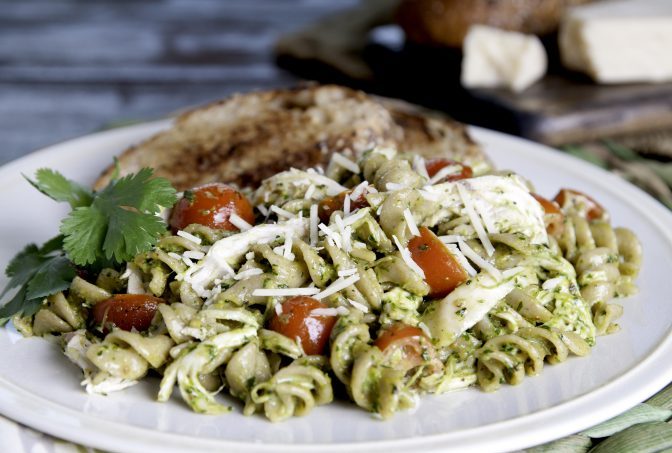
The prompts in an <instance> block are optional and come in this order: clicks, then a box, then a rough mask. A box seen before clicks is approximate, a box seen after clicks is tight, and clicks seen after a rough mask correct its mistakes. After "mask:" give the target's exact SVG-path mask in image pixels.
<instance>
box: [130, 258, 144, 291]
mask: <svg viewBox="0 0 672 453" xmlns="http://www.w3.org/2000/svg"><path fill="white" fill-rule="evenodd" d="M126 266H127V267H126V268H127V269H129V270H130V274H129V276H128V282H127V286H126V292H127V293H128V294H145V287H144V285H143V284H142V275H141V274H140V268H138V266H136V265H135V264H131V263H129V264H127V265H126Z"/></svg>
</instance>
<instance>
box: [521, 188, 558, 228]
mask: <svg viewBox="0 0 672 453" xmlns="http://www.w3.org/2000/svg"><path fill="white" fill-rule="evenodd" d="M530 195H532V196H533V197H534V199H535V200H537V201H538V202H539V204H540V205H541V207H542V208H543V209H544V223H545V224H546V231H547V232H548V234H550V235H552V236H558V235H559V234H561V233H562V230H563V229H564V227H565V224H564V219H565V216H564V215H563V214H562V211H560V207H559V206H558V203H557V202H555V201H550V200H548V199H546V198H544V197H542V196H541V195H539V194H536V193H533V192H532V193H530Z"/></svg>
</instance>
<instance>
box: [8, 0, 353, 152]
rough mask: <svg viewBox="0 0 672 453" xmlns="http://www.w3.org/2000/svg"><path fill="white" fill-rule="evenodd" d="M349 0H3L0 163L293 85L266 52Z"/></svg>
mask: <svg viewBox="0 0 672 453" xmlns="http://www.w3.org/2000/svg"><path fill="white" fill-rule="evenodd" d="M354 4H356V1H355V0H339V1H338V2H334V1H330V0H255V1H250V0H224V1H222V0H133V1H124V0H106V1H90V0H82V1H76V0H4V1H2V2H0V137H2V139H1V142H0V143H1V144H2V145H1V146H0V163H3V162H6V161H9V160H11V159H14V158H16V157H19V156H20V155H23V154H25V153H27V152H29V151H32V150H35V149H37V148H40V147H42V146H45V145H49V144H51V143H54V142H57V141H60V140H64V139H67V138H71V137H76V136H78V135H82V134H87V133H90V132H93V131H95V130H97V129H100V128H103V127H109V126H110V125H113V124H117V123H123V122H127V121H138V120H149V119H155V118H158V117H161V116H165V115H168V114H171V113H173V112H175V111H176V110H178V109H181V108H184V107H188V106H193V105H196V104H201V103H204V102H207V101H210V100H214V99H218V98H221V97H223V96H227V95H230V94H232V93H235V92H241V91H249V90H252V89H263V88H271V87H279V86H289V85H293V84H296V83H297V81H298V80H299V78H298V77H296V76H293V75H291V74H290V73H288V72H286V71H284V70H282V69H279V68H278V67H277V66H276V65H275V63H274V55H273V48H274V43H275V42H276V41H277V39H278V38H279V37H280V36H282V35H283V34H284V33H288V32H290V31H293V30H296V29H299V28H301V27H304V26H306V25H308V24H310V23H311V22H313V21H314V20H316V19H318V18H320V17H323V16H325V15H329V14H331V13H333V12H334V11H338V10H341V9H346V8H348V7H351V6H353V5H354Z"/></svg>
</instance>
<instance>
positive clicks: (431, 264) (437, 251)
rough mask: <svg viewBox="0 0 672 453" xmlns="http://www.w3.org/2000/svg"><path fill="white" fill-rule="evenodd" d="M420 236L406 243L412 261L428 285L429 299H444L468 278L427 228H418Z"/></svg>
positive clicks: (451, 255)
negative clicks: (419, 269) (422, 273)
mask: <svg viewBox="0 0 672 453" xmlns="http://www.w3.org/2000/svg"><path fill="white" fill-rule="evenodd" d="M419 230H420V236H414V237H412V238H411V240H410V241H409V242H408V250H409V251H410V252H411V257H412V258H413V261H415V262H416V263H417V265H418V266H420V268H421V269H422V270H423V272H424V273H425V281H426V282H427V284H428V285H429V297H431V298H434V299H438V298H441V297H445V296H446V295H447V294H449V293H450V292H451V291H452V290H454V289H455V288H456V287H457V286H459V285H461V284H462V283H463V282H464V281H466V280H467V278H468V277H469V276H468V275H467V272H466V271H465V270H464V268H463V267H462V266H461V265H460V263H459V262H458V261H457V259H456V258H455V257H454V256H453V254H452V253H450V251H449V250H448V249H447V248H446V246H445V245H444V244H443V242H441V240H439V238H438V237H436V235H435V234H434V233H432V232H431V231H430V230H429V228H427V227H420V228H419Z"/></svg>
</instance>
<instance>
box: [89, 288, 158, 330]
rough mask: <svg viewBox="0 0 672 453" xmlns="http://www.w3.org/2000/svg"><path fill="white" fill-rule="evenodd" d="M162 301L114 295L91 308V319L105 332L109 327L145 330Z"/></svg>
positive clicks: (143, 296) (148, 296)
mask: <svg viewBox="0 0 672 453" xmlns="http://www.w3.org/2000/svg"><path fill="white" fill-rule="evenodd" d="M163 302H164V301H163V299H159V298H158V297H154V296H150V295H148V294H115V295H114V296H112V297H110V298H109V299H106V300H104V301H102V302H98V303H97V304H96V305H95V306H94V307H93V313H92V315H93V319H94V320H95V322H96V324H97V325H102V326H103V327H104V329H105V330H107V329H108V327H109V326H110V325H112V326H116V327H118V328H120V329H122V330H128V331H130V330H132V329H135V330H139V331H143V330H147V329H148V328H149V325H150V324H151V322H152V318H154V315H155V314H156V310H157V309H158V307H159V304H161V303H163Z"/></svg>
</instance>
